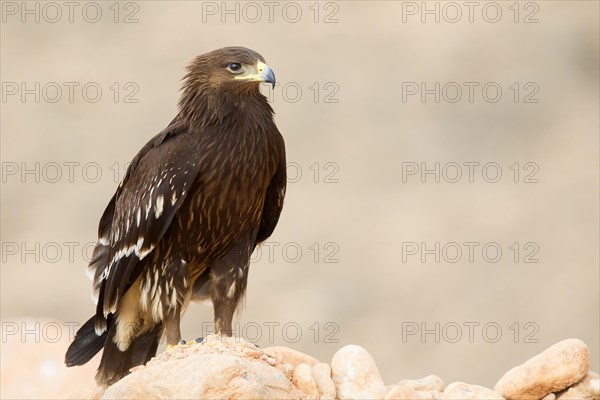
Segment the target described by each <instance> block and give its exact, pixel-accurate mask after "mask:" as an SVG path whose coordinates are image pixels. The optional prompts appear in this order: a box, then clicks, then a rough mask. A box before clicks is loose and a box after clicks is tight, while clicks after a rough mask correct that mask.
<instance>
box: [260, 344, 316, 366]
mask: <svg viewBox="0 0 600 400" xmlns="http://www.w3.org/2000/svg"><path fill="white" fill-rule="evenodd" d="M263 351H264V352H265V353H266V354H268V355H269V356H271V357H273V358H274V359H275V360H276V361H277V362H278V363H281V364H292V366H293V367H294V368H296V367H297V366H298V364H300V363H305V364H308V365H310V366H311V367H312V366H314V365H317V364H318V363H319V360H317V359H316V358H314V357H311V356H309V355H308V354H304V353H302V352H299V351H297V350H293V349H290V348H288V347H284V346H273V347H267V348H265V349H264V350H263Z"/></svg>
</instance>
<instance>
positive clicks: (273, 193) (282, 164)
mask: <svg viewBox="0 0 600 400" xmlns="http://www.w3.org/2000/svg"><path fill="white" fill-rule="evenodd" d="M278 139H279V140H278V145H277V153H278V154H279V164H278V166H277V170H276V171H275V174H274V175H273V178H271V182H270V183H269V186H268V187H267V193H266V196H265V203H264V206H263V212H262V217H261V221H260V226H259V228H258V233H257V235H256V244H258V243H261V242H264V241H265V240H267V238H268V237H269V236H271V234H272V233H273V230H275V226H276V225H277V222H278V221H279V216H280V215H281V210H282V208H283V198H284V197H285V189H286V186H287V170H286V168H287V164H286V160H285V144H284V142H283V138H282V137H281V136H279V137H278Z"/></svg>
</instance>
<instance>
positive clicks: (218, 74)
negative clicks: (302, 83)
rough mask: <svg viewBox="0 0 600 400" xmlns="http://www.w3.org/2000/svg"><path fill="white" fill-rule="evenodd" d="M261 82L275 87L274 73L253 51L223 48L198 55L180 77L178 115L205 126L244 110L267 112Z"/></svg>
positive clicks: (242, 48)
mask: <svg viewBox="0 0 600 400" xmlns="http://www.w3.org/2000/svg"><path fill="white" fill-rule="evenodd" d="M261 82H268V83H270V84H271V85H273V87H275V73H274V72H273V70H272V69H271V67H269V66H268V65H267V64H265V59H264V58H263V56H261V55H260V54H259V53H257V52H256V51H254V50H251V49H247V48H245V47H224V48H222V49H218V50H213V51H211V52H209V53H205V54H202V55H200V56H198V57H196V58H195V59H194V60H193V61H192V63H191V64H190V65H189V66H188V73H187V74H186V75H185V77H184V83H183V86H182V92H183V93H182V96H181V100H180V101H179V107H180V110H181V111H182V112H180V115H181V114H185V115H188V116H192V117H193V119H194V121H195V122H201V123H204V124H206V123H208V122H210V121H215V120H217V121H223V120H224V119H226V118H227V117H228V116H229V115H230V114H231V113H232V112H234V111H240V110H243V109H248V108H249V107H248V106H251V108H254V107H256V106H258V107H261V108H264V109H265V110H266V111H269V112H271V107H270V106H269V104H268V102H267V100H266V97H265V96H263V95H262V94H261V93H260V90H259V84H260V83H261ZM252 106H254V107H252ZM199 118H202V119H204V121H200V120H199Z"/></svg>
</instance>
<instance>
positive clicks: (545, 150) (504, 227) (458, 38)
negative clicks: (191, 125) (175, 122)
mask: <svg viewBox="0 0 600 400" xmlns="http://www.w3.org/2000/svg"><path fill="white" fill-rule="evenodd" d="M7 3H8V4H7ZM76 3H77V5H76V7H75V8H74V9H73V13H72V19H73V22H70V21H69V17H70V16H69V9H68V8H67V7H65V6H59V7H60V9H59V11H60V12H61V17H60V18H59V17H58V14H57V11H56V10H54V9H51V8H47V7H46V8H44V6H45V5H46V3H36V2H29V3H27V4H28V7H30V9H31V10H34V11H33V13H34V14H27V13H26V12H24V11H25V10H23V9H21V7H22V5H21V3H20V2H3V3H2V18H3V20H2V31H1V33H2V35H1V36H2V37H1V42H0V43H1V59H2V61H1V64H0V65H1V80H2V85H3V87H2V96H3V97H2V103H1V108H2V109H1V147H2V150H1V156H2V195H1V202H2V208H1V211H2V219H1V221H2V228H1V233H2V267H1V278H2V279H1V286H0V288H1V308H0V310H1V313H2V315H1V319H2V321H3V326H2V329H3V331H2V346H3V351H2V370H3V377H4V378H5V379H8V378H7V376H9V375H8V372H7V371H11V372H13V373H15V372H14V371H17V370H18V367H19V365H18V364H19V360H20V361H21V364H23V363H25V361H24V360H25V359H24V358H20V357H14V356H12V357H8V356H7V355H6V354H7V350H10V343H11V341H12V342H15V343H16V342H20V341H22V340H21V339H20V338H24V339H25V342H26V343H30V344H31V346H33V347H30V348H34V349H35V346H36V344H35V341H36V339H40V338H41V340H39V341H40V342H41V344H43V343H44V342H50V341H52V340H50V339H49V338H54V337H55V336H56V335H59V336H61V337H60V339H61V340H62V341H64V343H62V342H61V344H60V346H61V347H58V348H57V349H58V350H56V353H57V354H60V353H61V352H62V350H63V348H64V346H66V342H68V340H66V341H65V336H66V335H67V334H68V332H69V331H68V329H67V328H68V326H67V325H65V323H70V322H73V323H83V322H84V321H85V320H87V318H88V317H89V316H91V315H92V313H93V310H94V306H93V304H92V303H91V300H90V296H89V293H90V283H89V281H88V278H87V277H86V275H85V265H86V258H87V257H88V256H89V252H90V251H91V249H90V248H89V247H87V246H86V244H88V243H90V242H93V241H94V240H95V239H96V230H97V223H98V220H99V218H100V216H101V214H102V211H103V210H104V207H105V205H106V203H107V202H108V200H109V199H110V197H111V196H112V194H113V192H114V190H115V189H116V186H117V184H118V181H119V179H120V178H121V177H122V176H123V167H124V165H125V164H126V163H127V162H128V161H130V160H131V158H132V157H133V156H134V155H135V153H136V152H137V151H138V150H139V149H140V148H141V146H142V145H143V144H144V143H145V142H146V141H147V140H148V139H149V138H151V137H152V136H153V135H155V134H156V133H158V132H159V131H160V130H161V129H163V128H164V127H165V126H166V124H168V122H169V121H170V120H171V118H172V117H173V116H174V113H175V112H176V103H177V100H178V89H179V85H180V79H181V77H182V76H183V74H184V67H185V66H186V65H187V63H188V62H189V61H190V60H191V59H192V58H193V57H194V56H196V55H197V54H200V53H203V52H206V51H209V50H212V49H215V48H218V47H222V46H227V45H243V46H247V47H250V48H253V49H255V50H258V51H259V52H261V53H262V54H263V56H264V57H265V58H266V60H267V62H268V64H269V65H271V66H272V67H273V69H274V71H275V73H276V75H277V78H278V82H279V85H278V86H277V87H276V89H275V90H274V91H273V92H270V93H269V90H268V88H263V89H265V91H266V92H267V93H269V95H270V98H271V100H272V105H273V108H274V109H275V111H276V121H277V124H278V126H279V128H280V130H281V132H282V133H283V135H284V136H285V139H286V144H287V151H288V160H289V162H290V163H291V164H290V169H289V174H290V184H289V188H288V194H287V198H286V204H285V208H284V212H283V215H282V218H281V221H280V223H279V226H278V228H277V229H276V231H275V234H274V235H273V236H272V237H271V238H270V239H269V242H270V245H269V246H270V247H263V249H262V252H261V253H260V254H257V255H256V257H255V263H254V265H253V266H252V267H251V271H252V272H251V274H250V282H249V289H248V293H247V300H246V305H245V307H244V310H243V311H242V312H241V313H240V315H239V316H238V319H237V321H238V322H239V323H240V325H239V331H238V334H243V335H245V336H246V337H248V338H249V339H254V341H255V342H257V343H258V344H259V345H261V346H269V345H271V344H277V345H287V346H290V347H293V348H295V349H298V350H301V351H304V352H307V353H309V354H312V355H314V356H316V357H317V358H319V359H321V360H323V361H326V362H328V361H330V359H331V356H332V355H333V354H334V352H335V351H336V350H337V349H339V348H340V347H341V346H343V345H345V344H350V343H354V344H359V345H361V346H363V347H365V348H366V349H367V350H368V351H369V352H370V353H371V354H372V356H373V357H374V358H375V360H376V361H377V363H378V366H379V368H380V370H381V373H382V375H383V377H384V380H385V382H386V384H391V383H394V382H395V381H397V380H399V379H403V378H417V377H421V376H424V375H427V374H437V375H439V376H440V377H442V378H443V379H444V380H445V381H446V382H452V381H456V380H461V381H465V382H471V383H477V384H481V385H486V386H493V385H494V383H495V382H496V380H497V379H498V378H499V377H500V376H501V375H502V374H503V373H504V372H505V371H506V370H508V369H509V368H511V367H513V366H515V365H517V364H520V363H521V362H523V361H525V360H526V359H527V358H529V357H530V356H532V355H534V354H536V353H537V352H539V351H541V350H543V349H545V348H546V347H548V346H550V345H552V344H553V343H555V342H557V341H559V340H561V339H564V338H569V337H578V338H581V339H582V340H584V341H585V342H586V343H587V344H588V345H589V346H590V348H591V369H593V370H596V371H598V369H599V367H600V365H599V360H598V359H599V351H600V344H599V343H598V340H599V339H598V338H599V337H600V319H599V318H600V317H599V314H600V313H599V302H600V299H599V290H598V287H599V279H600V278H599V268H598V265H599V252H598V242H599V239H600V238H599V233H598V232H599V228H598V219H599V215H598V201H599V197H598V180H599V176H598V174H599V173H598V163H599V158H598V151H599V150H598V148H599V143H598V132H599V117H598V109H599V101H598V93H599V92H598V84H599V81H598V71H599V65H598V62H599V61H598V56H599V54H598V45H599V44H598V36H599V21H598V12H599V9H598V2H593V1H580V2H578V1H552V2H550V1H548V2H546V1H540V2H530V3H527V4H526V3H516V5H514V4H513V2H497V3H493V4H491V5H490V3H487V2H476V3H477V5H476V7H475V8H474V9H471V11H472V14H471V16H470V15H469V10H470V9H469V8H468V7H467V6H466V5H464V3H463V2H457V3H452V4H448V3H444V2H428V3H427V5H426V7H427V9H428V10H433V14H428V13H426V12H424V10H423V8H422V7H423V6H422V3H421V2H394V1H385V2H357V1H352V2H350V1H334V2H321V3H314V2H296V3H285V2H283V3H279V2H275V6H274V8H273V9H271V11H272V15H269V11H270V9H269V8H268V7H269V6H265V5H264V4H263V2H258V3H253V4H255V5H256V6H255V5H251V6H247V5H246V4H245V3H235V2H230V3H227V5H226V7H228V8H227V9H228V10H233V11H232V12H233V14H228V13H226V12H225V11H226V10H224V9H222V7H223V4H224V3H223V4H222V3H221V2H192V1H171V2H166V1H144V2H130V3H118V4H117V5H116V6H115V4H114V3H113V2H97V3H93V4H92V5H89V3H78V2H76ZM35 4H37V7H39V8H38V9H37V11H36V8H35V7H36V5H35ZM58 4H59V5H60V4H62V3H58ZM456 5H458V6H456ZM15 7H16V9H15ZM236 7H237V11H236ZM257 7H258V8H257ZM436 7H437V8H436ZM98 9H99V10H100V11H101V14H100V16H99V17H98V15H99V14H96V12H97V11H98ZM498 9H499V10H500V12H501V14H497V11H498ZM298 10H299V11H300V14H297V12H298ZM436 10H438V11H436ZM257 11H259V12H260V14H257ZM457 11H458V12H460V13H461V14H460V17H459V14H457ZM36 13H37V15H36ZM436 14H437V15H436ZM497 15H499V17H497ZM36 16H37V17H39V19H40V20H39V22H36V21H35V18H36ZM436 17H438V18H439V22H436V21H435V19H436ZM236 18H238V19H239V21H237V22H236ZM23 19H24V20H25V22H23V21H22V20H23ZM86 19H87V20H86ZM95 19H98V21H97V22H95V23H92V22H88V21H92V20H95ZM115 19H116V20H117V22H115ZM422 19H424V22H423V20H422ZM470 19H471V21H470ZM496 19H497V21H496V22H492V21H494V20H496ZM125 20H128V21H129V22H131V23H124V21H125ZM135 20H137V22H136V21H135ZM223 20H224V22H223ZM295 20H297V21H296V22H293V21H295ZM536 20H537V22H535V21H536ZM52 21H55V22H52ZM315 21H316V22H315ZM325 21H328V22H329V23H325ZM525 21H528V22H529V23H525ZM36 82H39V90H36V86H35V85H36ZM436 82H439V85H440V86H439V87H440V89H439V91H438V94H439V97H440V99H439V102H436V99H435V95H436V94H435V93H434V92H435V87H436V86H435V85H436ZM515 82H516V85H515ZM421 83H424V84H425V87H424V88H425V89H428V90H433V92H431V94H426V95H425V97H424V99H423V100H424V101H423V100H422V98H421V94H422V92H421ZM465 83H466V84H465ZM23 85H25V86H23ZM86 85H87V86H86ZM469 85H470V86H469ZM486 85H487V86H486ZM484 86H485V87H486V89H485V91H484V90H483V87H484ZM57 87H58V88H61V89H62V94H61V95H60V96H58V92H57V91H56V88H57ZM69 87H73V93H72V95H73V97H72V99H70V98H69V95H70V93H69ZM84 87H85V88H86V89H85V91H84V90H83V88H84ZM457 87H459V88H461V89H462V97H460V98H459V99H458V101H456V102H451V101H452V100H453V99H455V98H456V93H457V92H456V88H457ZM469 87H473V98H472V101H470V99H469ZM97 88H100V90H101V91H102V92H101V96H99V97H98V96H97V95H96V92H95V90H96V89H97ZM415 88H417V89H418V90H419V92H418V93H416V94H411V93H413V92H410V90H413V91H414V89H415ZM497 88H500V89H501V91H502V95H501V97H500V98H499V99H498V101H496V102H492V100H493V98H494V97H495V96H496V94H495V90H496V89H497ZM23 89H25V90H31V93H29V94H23ZM517 91H518V92H517ZM36 95H38V96H39V102H36V98H35V97H36ZM23 96H24V97H23ZM486 96H487V97H486ZM55 100H56V101H55ZM95 100H97V101H95ZM535 100H537V102H531V101H535ZM53 101H55V102H53ZM94 101H95V102H94ZM130 101H137V102H130ZM407 163H410V164H407ZM414 163H416V164H414ZM421 163H425V164H421ZM435 163H439V165H440V174H441V175H440V182H439V183H437V182H436V181H435V177H434V176H433V174H429V175H425V177H424V179H422V178H421V175H420V172H421V171H420V170H419V173H417V174H416V175H406V172H408V171H409V170H407V168H411V167H414V166H415V165H416V166H417V167H418V168H419V169H421V168H422V167H426V168H428V169H432V168H434V166H435ZM453 163H457V164H458V165H459V166H461V168H462V178H461V179H459V180H458V182H456V183H452V182H450V181H452V180H453V178H454V176H455V175H456V168H455V167H456V165H457V164H453ZM464 163H480V164H478V166H475V167H474V168H475V169H474V172H475V173H474V175H473V179H472V180H473V182H472V183H471V182H469V177H468V171H469V170H468V165H469V164H467V166H465V164H464ZM490 163H491V164H490ZM494 163H496V164H494ZM515 163H518V164H516V165H515ZM528 163H529V164H528ZM487 164H489V165H490V166H491V167H490V168H491V169H489V168H488V169H486V172H485V175H482V167H483V166H484V165H487ZM36 168H37V172H35V171H36ZM498 168H499V169H500V170H501V172H502V175H501V177H500V178H499V180H498V181H497V182H495V183H491V182H488V181H489V180H494V177H495V175H496V170H497V169H498ZM26 170H33V171H34V172H30V173H27V172H26ZM70 172H72V175H71V176H70ZM403 172H404V173H405V174H404V176H403ZM516 172H518V174H517V175H515V173H516ZM57 173H59V174H60V175H57ZM98 173H100V174H101V175H98ZM515 180H516V181H517V182H515ZM536 180H537V182H536ZM465 242H475V243H477V244H476V245H475V244H474V245H472V246H473V249H474V253H473V259H472V262H471V260H469V254H468V253H469V251H468V250H469V247H467V246H471V245H464V243H465ZM315 243H316V244H315ZM413 243H416V245H414V244H413ZM421 243H424V246H422V245H421ZM436 243H439V246H440V247H439V251H437V252H436V251H435V245H436ZM448 243H458V246H460V248H461V250H462V254H461V255H460V256H458V255H456V247H457V245H453V244H450V245H447V244H448ZM487 243H491V245H488V246H487V247H486V253H485V254H482V248H483V247H484V245H485V244H487ZM514 243H517V245H516V246H515V245H514ZM36 246H37V247H36ZM415 246H416V247H415ZM444 246H445V247H444ZM497 248H500V249H501V251H502V254H501V257H500V259H499V260H498V261H497V262H492V260H491V259H492V258H494V257H495V250H496V249H497ZM71 249H72V254H71ZM269 249H272V250H271V251H272V252H271V254H270V255H269ZM298 249H300V251H301V253H298ZM427 249H429V250H431V249H433V252H434V253H437V255H438V256H439V257H440V259H439V262H436V260H435V256H436V254H433V253H432V254H429V253H427V251H423V250H427ZM517 249H518V250H517ZM517 251H518V253H517ZM415 252H416V254H412V253H415ZM484 255H485V257H487V259H486V258H485V257H484ZM421 256H423V257H425V262H423V261H422V259H421ZM535 260H537V261H538V262H535V263H531V262H529V263H528V262H524V261H535ZM452 261H456V262H452ZM21 318H29V320H28V321H29V324H30V325H27V324H25V325H23V324H22V321H23V320H21ZM211 320H212V309H211V308H210V307H209V306H205V305H194V306H192V307H190V309H189V310H188V312H187V314H186V316H185V321H184V326H183V333H184V337H186V338H189V339H191V338H195V337H197V336H202V335H203V334H205V333H206V329H207V326H206V324H205V325H203V323H206V322H210V321H211ZM35 321H41V324H40V325H39V326H38V327H36V325H35ZM48 321H50V323H52V322H54V325H51V326H49V325H48V323H49V322H48ZM436 324H439V325H436ZM56 326H58V328H57V327H56ZM270 327H271V328H270ZM469 327H471V328H469ZM50 328H52V329H56V331H57V334H55V333H52V332H50ZM298 328H300V329H301V332H299V331H298ZM457 328H458V329H460V331H457ZM15 329H16V330H15ZM26 329H30V330H31V329H33V332H34V333H30V334H25V335H22V334H23V333H24V330H26ZM416 329H418V332H417V331H415V330H416ZM423 329H427V330H429V332H430V333H427V334H426V335H425V336H424V337H422V336H421V333H423V332H422V330H423ZM470 329H472V331H471V332H470ZM469 333H471V335H470V334H469ZM436 334H437V335H438V337H436ZM458 334H460V336H458ZM36 335H37V336H36ZM470 336H471V337H470ZM296 339H297V341H296ZM55 346H58V345H57V344H55ZM61 357H62V354H60V357H58V358H56V359H52V360H50V361H51V363H52V362H53V363H54V364H52V365H54V367H53V368H56V366H57V365H59V364H60V362H61V359H60V358H61ZM95 366H96V365H93V366H92V369H93V368H95ZM25 367H27V368H30V367H33V366H30V365H26V366H23V365H21V366H20V368H21V369H22V368H25ZM36 368H37V366H36ZM40 368H42V367H40ZM48 368H49V367H48ZM50 370H51V368H50ZM40 371H46V372H48V371H47V370H40ZM52 371H53V370H52ZM48 373H49V374H50V376H52V374H53V373H54V372H48ZM48 373H47V374H46V375H48ZM90 373H91V372H90ZM90 377H91V375H90ZM11 379H12V378H11ZM36 379H37V378H36ZM90 379H91V378H90ZM5 384H6V382H5ZM11 384H13V385H14V380H13V381H11ZM5 387H6V386H5ZM7 390H8V389H5V391H4V395H11V396H16V395H19V393H21V394H20V395H23V394H22V392H18V390H17V389H14V386H13V389H11V390H14V391H11V392H8V391H7ZM25 395H26V394H25ZM30 395H32V396H33V395H36V396H39V395H41V394H40V393H33V394H30Z"/></svg>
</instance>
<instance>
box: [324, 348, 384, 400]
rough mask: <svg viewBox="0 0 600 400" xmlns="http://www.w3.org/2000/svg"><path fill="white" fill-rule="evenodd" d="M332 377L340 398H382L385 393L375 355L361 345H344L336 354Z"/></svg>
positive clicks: (332, 363) (333, 361)
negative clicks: (374, 358) (372, 355)
mask: <svg viewBox="0 0 600 400" xmlns="http://www.w3.org/2000/svg"><path fill="white" fill-rule="evenodd" d="M331 377H332V379H333V383H334V384H335V389H336V393H337V398H339V399H382V398H383V397H384V395H385V385H384V384H383V380H382V379H381V375H380V374H379V370H378V369H377V365H375V361H374V360H373V357H371V355H370V354H369V353H368V352H367V351H366V350H365V349H363V348H362V347H360V346H356V345H348V346H344V347H342V348H341V349H340V350H338V351H337V352H336V353H335V354H334V356H333V359H332V360H331Z"/></svg>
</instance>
